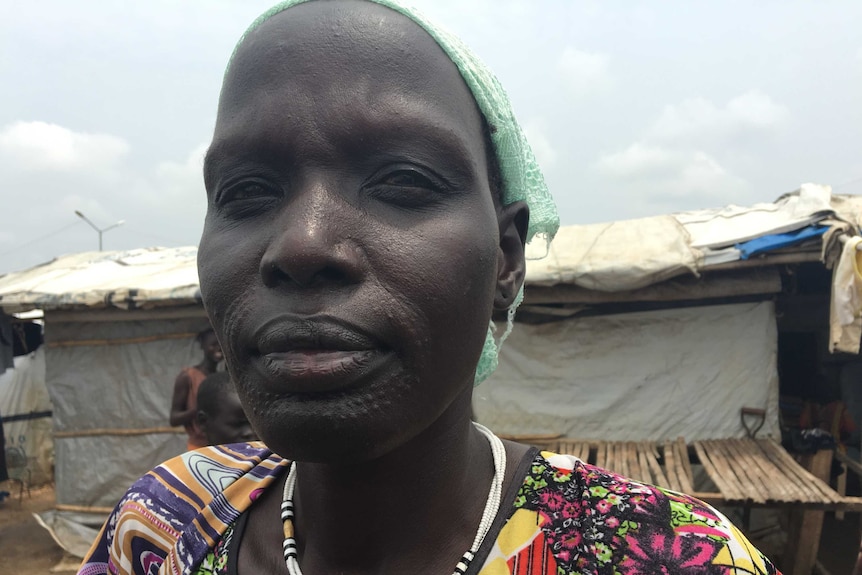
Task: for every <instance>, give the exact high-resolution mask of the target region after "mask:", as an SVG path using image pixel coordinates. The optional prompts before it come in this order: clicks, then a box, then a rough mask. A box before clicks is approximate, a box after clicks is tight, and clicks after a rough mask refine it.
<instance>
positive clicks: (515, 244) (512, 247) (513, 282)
mask: <svg viewBox="0 0 862 575" xmlns="http://www.w3.org/2000/svg"><path fill="white" fill-rule="evenodd" d="M498 214H499V215H498V223H499V225H500V245H499V247H498V249H497V292H496V293H495V294H494V308H495V309H499V310H503V309H508V307H509V306H510V305H512V302H514V301H515V297H516V296H517V295H518V291H519V290H520V289H521V285H522V284H523V283H524V275H525V274H526V272H527V264H526V260H525V258H524V245H525V244H526V242H527V227H528V225H529V223H530V208H529V207H527V204H525V203H524V202H513V203H511V204H509V205H507V206H502V207H501V208H500V209H499V211H498Z"/></svg>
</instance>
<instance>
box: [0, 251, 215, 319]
mask: <svg viewBox="0 0 862 575" xmlns="http://www.w3.org/2000/svg"><path fill="white" fill-rule="evenodd" d="M196 261H197V248H196V247H185V248H148V249H139V250H130V251H124V252H84V253H80V254H71V255H67V256H61V257H59V258H57V259H55V260H53V261H51V262H48V263H46V264H43V265H40V266H36V267H34V268H30V269H28V270H25V271H21V272H15V273H11V274H6V275H4V276H0V307H2V308H3V309H4V310H5V311H6V312H7V313H12V312H17V311H27V310H30V309H33V308H40V309H46V310H48V309H63V308H70V309H74V308H82V307H106V308H111V307H118V308H122V309H135V308H147V307H154V306H157V305H184V304H192V303H195V302H196V298H197V297H198V293H199V290H198V269H197V263H196Z"/></svg>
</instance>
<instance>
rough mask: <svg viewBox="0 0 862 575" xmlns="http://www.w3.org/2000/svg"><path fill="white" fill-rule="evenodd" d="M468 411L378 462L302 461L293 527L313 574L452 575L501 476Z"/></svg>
mask: <svg viewBox="0 0 862 575" xmlns="http://www.w3.org/2000/svg"><path fill="white" fill-rule="evenodd" d="M466 406H467V407H466V409H465V408H464V407H463V404H462V406H456V407H454V408H453V411H454V412H453V413H447V414H444V416H443V417H441V418H440V419H438V421H437V422H435V424H434V425H432V426H431V427H430V428H428V429H426V430H425V431H423V432H422V433H421V434H420V435H419V436H417V437H415V438H414V439H413V440H411V441H410V442H408V443H407V444H405V445H403V446H401V447H399V448H397V449H396V450H394V451H393V452H391V453H388V454H386V455H385V456H383V457H380V458H378V459H375V460H374V461H369V462H365V463H361V464H355V465H350V466H332V465H324V464H311V463H301V464H299V465H298V468H297V488H296V493H295V495H294V503H295V509H296V519H295V524H296V530H297V542H298V545H299V551H300V564H301V566H302V568H303V571H304V572H305V573H306V574H307V575H310V574H312V573H336V572H344V573H359V572H387V573H402V572H403V573H408V572H412V573H416V572H430V573H437V572H439V573H448V572H451V570H452V569H453V568H454V567H455V565H456V564H457V562H458V560H459V559H460V557H461V555H462V554H463V553H464V552H465V551H466V550H467V549H468V548H469V547H470V544H471V543H472V541H473V538H474V537H475V535H476V530H477V528H478V526H479V522H480V519H481V516H482V511H483V509H484V506H485V502H486V500H487V497H488V490H489V488H490V485H491V479H492V477H493V474H494V464H493V459H492V456H491V450H490V447H489V445H488V441H487V439H486V438H484V437H483V436H482V435H481V434H480V433H479V432H478V431H477V430H476V429H475V428H474V427H473V425H472V424H471V422H470V410H469V402H467V403H466ZM437 563H439V565H437Z"/></svg>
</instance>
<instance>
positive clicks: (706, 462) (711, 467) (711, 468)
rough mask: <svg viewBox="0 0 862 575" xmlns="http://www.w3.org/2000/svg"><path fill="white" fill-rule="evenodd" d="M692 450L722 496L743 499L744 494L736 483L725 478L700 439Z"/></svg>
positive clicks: (734, 499) (729, 499)
mask: <svg viewBox="0 0 862 575" xmlns="http://www.w3.org/2000/svg"><path fill="white" fill-rule="evenodd" d="M694 450H695V452H697V457H698V459H700V463H701V465H703V468H704V470H705V471H706V474H707V475H709V478H710V479H712V482H713V483H715V485H716V487H718V490H719V491H721V494H722V495H723V496H724V498H725V499H726V500H728V501H744V496H743V494H742V493H740V491H739V490H738V489H737V487H736V485H735V484H734V483H733V482H729V481H727V480H725V478H724V476H723V475H722V474H721V472H720V471H719V470H718V468H717V467H716V465H715V464H714V463H713V461H712V460H711V459H710V457H709V456H708V455H707V453H706V450H705V449H704V447H703V442H702V441H695V442H694Z"/></svg>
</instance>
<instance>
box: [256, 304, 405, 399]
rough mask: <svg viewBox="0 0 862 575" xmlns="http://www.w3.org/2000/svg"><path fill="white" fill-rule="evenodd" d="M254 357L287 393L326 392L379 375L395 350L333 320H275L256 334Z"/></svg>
mask: <svg viewBox="0 0 862 575" xmlns="http://www.w3.org/2000/svg"><path fill="white" fill-rule="evenodd" d="M255 339H256V341H257V345H256V348H257V350H256V353H255V354H254V355H255V356H256V357H255V360H254V362H255V363H256V365H257V368H258V370H259V371H260V372H262V375H263V376H264V379H265V380H266V382H267V383H268V384H269V386H271V387H272V388H274V389H276V390H278V391H280V392H282V393H326V392H332V391H339V390H343V389H347V388H349V387H352V386H354V385H360V384H362V383H363V382H364V381H366V380H368V379H370V378H372V377H374V376H375V375H376V373H377V372H378V371H380V369H381V368H383V367H384V366H385V364H386V363H387V361H388V360H389V359H391V358H392V357H394V354H393V353H392V352H391V351H389V350H387V349H385V348H383V347H381V346H380V345H379V344H378V343H377V342H376V341H374V339H372V338H371V337H370V336H367V335H365V334H364V333H362V332H361V331H359V330H358V329H355V328H353V326H349V325H347V324H345V323H343V322H339V321H332V320H328V321H327V320H324V321H320V320H308V319H303V320H299V321H297V320H293V321H278V320H274V321H272V322H270V323H269V324H268V325H265V326H264V327H263V329H261V330H259V331H258V333H257V334H256V337H255Z"/></svg>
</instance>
